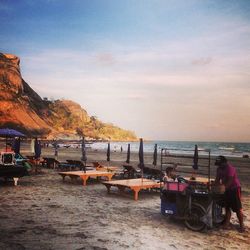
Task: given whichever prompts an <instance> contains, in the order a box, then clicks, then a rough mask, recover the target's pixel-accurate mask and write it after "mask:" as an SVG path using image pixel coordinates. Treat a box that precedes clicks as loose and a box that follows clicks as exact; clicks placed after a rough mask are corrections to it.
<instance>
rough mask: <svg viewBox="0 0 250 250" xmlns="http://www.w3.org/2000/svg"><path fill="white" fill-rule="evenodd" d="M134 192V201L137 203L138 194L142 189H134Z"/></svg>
mask: <svg viewBox="0 0 250 250" xmlns="http://www.w3.org/2000/svg"><path fill="white" fill-rule="evenodd" d="M133 191H134V200H135V201H137V200H138V193H139V191H140V188H136V187H134V188H133Z"/></svg>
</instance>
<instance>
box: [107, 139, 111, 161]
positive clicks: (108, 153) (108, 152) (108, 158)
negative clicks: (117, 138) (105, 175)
mask: <svg viewBox="0 0 250 250" xmlns="http://www.w3.org/2000/svg"><path fill="white" fill-rule="evenodd" d="M107 161H108V162H110V143H108V149H107Z"/></svg>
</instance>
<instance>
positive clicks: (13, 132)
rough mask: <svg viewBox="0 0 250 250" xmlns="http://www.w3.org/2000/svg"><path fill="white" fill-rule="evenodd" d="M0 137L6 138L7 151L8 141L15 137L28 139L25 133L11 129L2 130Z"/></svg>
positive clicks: (0, 130)
mask: <svg viewBox="0 0 250 250" xmlns="http://www.w3.org/2000/svg"><path fill="white" fill-rule="evenodd" d="M0 137H4V138H6V150H7V139H8V138H14V137H26V135H24V134H23V133H21V132H19V131H17V130H15V129H10V128H1V129H0Z"/></svg>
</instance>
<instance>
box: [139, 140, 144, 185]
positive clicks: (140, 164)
mask: <svg viewBox="0 0 250 250" xmlns="http://www.w3.org/2000/svg"><path fill="white" fill-rule="evenodd" d="M139 168H140V169H141V173H142V174H141V178H142V180H143V168H144V155H143V140H142V138H140V146H139Z"/></svg>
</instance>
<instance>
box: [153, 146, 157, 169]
mask: <svg viewBox="0 0 250 250" xmlns="http://www.w3.org/2000/svg"><path fill="white" fill-rule="evenodd" d="M153 165H154V166H156V165H157V144H155V148H154V155H153Z"/></svg>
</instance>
